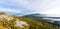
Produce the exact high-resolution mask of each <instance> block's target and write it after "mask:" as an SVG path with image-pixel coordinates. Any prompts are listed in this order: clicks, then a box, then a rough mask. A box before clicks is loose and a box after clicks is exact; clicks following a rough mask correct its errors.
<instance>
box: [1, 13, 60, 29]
mask: <svg viewBox="0 0 60 29" xmlns="http://www.w3.org/2000/svg"><path fill="white" fill-rule="evenodd" d="M0 29H60V27H58V26H56V25H52V24H49V23H47V21H46V20H39V21H37V20H34V19H32V18H25V17H18V16H14V15H10V14H5V13H0Z"/></svg>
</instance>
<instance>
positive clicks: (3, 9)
mask: <svg viewBox="0 0 60 29" xmlns="http://www.w3.org/2000/svg"><path fill="white" fill-rule="evenodd" d="M0 12H12V13H21V12H22V11H21V10H19V9H17V10H16V9H11V8H0Z"/></svg>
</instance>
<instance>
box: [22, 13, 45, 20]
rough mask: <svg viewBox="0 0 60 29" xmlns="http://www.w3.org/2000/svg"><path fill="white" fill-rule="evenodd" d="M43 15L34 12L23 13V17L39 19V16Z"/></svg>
mask: <svg viewBox="0 0 60 29" xmlns="http://www.w3.org/2000/svg"><path fill="white" fill-rule="evenodd" d="M44 15H45V14H39V13H36V14H29V15H24V16H23V17H27V18H35V19H40V18H43V17H45V16H44Z"/></svg>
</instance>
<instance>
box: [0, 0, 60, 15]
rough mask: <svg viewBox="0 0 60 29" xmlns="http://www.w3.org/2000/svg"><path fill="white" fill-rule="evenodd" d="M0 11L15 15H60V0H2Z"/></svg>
mask: <svg viewBox="0 0 60 29" xmlns="http://www.w3.org/2000/svg"><path fill="white" fill-rule="evenodd" d="M0 12H5V13H8V14H14V15H27V14H34V13H40V14H48V15H47V16H49V15H50V14H51V15H50V16H60V0H0Z"/></svg>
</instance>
